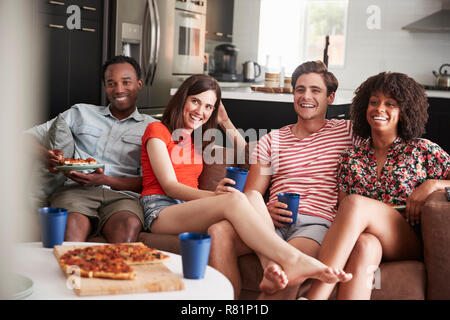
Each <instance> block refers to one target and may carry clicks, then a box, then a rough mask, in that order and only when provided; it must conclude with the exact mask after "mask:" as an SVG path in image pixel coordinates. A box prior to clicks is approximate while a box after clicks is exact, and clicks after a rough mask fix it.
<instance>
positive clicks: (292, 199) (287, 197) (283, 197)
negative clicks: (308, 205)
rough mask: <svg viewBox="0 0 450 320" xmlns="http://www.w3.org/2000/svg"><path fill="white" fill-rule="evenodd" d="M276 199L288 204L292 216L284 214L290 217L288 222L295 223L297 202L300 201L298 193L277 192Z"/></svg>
mask: <svg viewBox="0 0 450 320" xmlns="http://www.w3.org/2000/svg"><path fill="white" fill-rule="evenodd" d="M277 196H278V201H279V202H283V203H286V204H287V205H288V207H287V209H286V210H288V211H290V212H292V216H291V217H289V216H286V217H289V218H292V222H291V223H288V224H295V223H296V222H297V215H298V204H299V202H300V195H299V194H298V193H279V194H278V195H277Z"/></svg>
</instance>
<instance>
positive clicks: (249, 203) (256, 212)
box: [152, 191, 348, 297]
mask: <svg viewBox="0 0 450 320" xmlns="http://www.w3.org/2000/svg"><path fill="white" fill-rule="evenodd" d="M230 197H234V199H230ZM219 199H220V200H219ZM201 200H202V199H201ZM196 201H198V202H197V205H199V204H200V201H199V200H196ZM205 201H211V203H209V204H206V203H205V204H202V205H201V206H196V207H194V206H193V208H192V209H195V212H202V214H204V212H209V214H211V215H214V219H211V220H209V221H208V225H207V226H206V228H209V227H210V226H211V225H213V224H214V223H217V222H219V221H221V220H223V219H226V220H228V222H229V224H226V223H223V222H221V224H219V225H220V226H219V227H218V226H213V227H210V228H209V230H208V231H209V232H210V233H215V232H217V233H222V234H224V233H225V234H227V233H228V237H227V238H226V239H227V240H225V241H224V238H223V237H220V234H219V235H217V234H216V235H215V238H216V239H217V241H214V240H213V243H212V248H213V249H212V251H213V252H212V254H211V260H210V264H211V265H212V266H214V267H216V268H218V269H219V270H220V271H222V272H223V273H224V274H225V275H227V277H229V279H230V280H231V282H232V283H233V287H234V289H235V295H236V297H238V296H239V292H240V286H241V284H240V275H239V270H238V266H237V257H238V255H239V254H243V253H246V252H248V251H247V249H246V248H245V246H242V244H241V243H240V242H239V240H237V239H238V238H241V239H242V241H243V242H244V243H245V244H246V245H248V246H249V247H250V248H252V249H253V250H254V251H255V252H256V254H258V256H259V257H260V258H262V260H263V261H273V263H274V264H276V265H278V268H279V269H278V270H281V271H282V272H279V273H280V274H281V273H283V275H284V276H285V277H286V281H287V280H289V284H290V285H295V284H298V283H301V282H303V281H304V280H305V279H307V278H316V279H319V280H320V281H325V282H333V283H334V282H338V281H347V280H348V275H346V274H345V273H343V272H342V271H340V270H333V269H331V268H328V267H327V266H326V265H324V264H317V260H316V259H313V258H312V257H309V256H308V255H305V254H304V253H302V252H300V251H299V250H297V249H296V248H295V247H293V246H292V245H290V244H288V243H287V242H286V241H284V240H283V239H281V238H280V237H279V236H278V235H277V234H276V233H275V232H274V226H273V222H272V220H271V218H270V215H269V213H268V212H267V208H266V206H265V203H264V201H263V199H262V197H261V195H260V194H259V193H258V192H256V191H250V192H248V193H246V194H245V195H244V194H240V193H234V194H229V195H222V196H217V197H214V199H208V198H207V199H203V200H202V202H205ZM193 202H194V201H191V203H193ZM188 204H189V202H187V203H184V204H180V205H175V206H171V207H168V208H166V209H164V210H170V209H172V210H175V207H176V206H180V207H181V206H182V205H188ZM207 205H208V206H207ZM203 206H205V207H203ZM186 207H187V206H184V210H183V212H184V213H183V214H186V215H188V216H189V218H190V219H189V220H191V221H192V220H193V219H192V218H191V217H192V214H193V212H190V213H189V214H188V213H187V211H190V210H188V208H186ZM206 208H207V209H206ZM212 208H214V209H212ZM164 210H163V211H164ZM215 210H218V211H219V212H218V213H216V214H214V211H215ZM163 211H161V213H163ZM167 212H168V211H167ZM160 215H161V214H160ZM161 217H162V215H161V216H160V217H158V219H160V218H161ZM166 217H167V215H166ZM158 219H157V220H155V222H157V221H158ZM199 219H200V216H199ZM199 219H196V222H197V224H198V223H200V222H199ZM171 221H179V219H174V218H172V219H171ZM155 222H154V223H155ZM161 222H162V221H161ZM188 224H189V222H188V221H186V223H185V224H183V226H184V228H187V227H188ZM193 227H194V226H193ZM152 228H153V230H155V226H153V227H152ZM172 228H173V224H172ZM232 228H233V229H234V230H235V231H236V233H237V235H238V237H237V236H235V235H234V234H233V233H232V232H231V233H230V230H231V229H232ZM197 230H198V229H197ZM174 231H175V230H174ZM155 232H162V231H157V230H155ZM218 250H222V251H226V252H221V253H219V252H218ZM228 253H229V254H228ZM224 256H225V257H226V259H227V261H224V260H223V259H224ZM264 258H265V259H266V260H264ZM275 269H277V268H272V270H275ZM271 274H272V275H273V274H274V272H271Z"/></svg>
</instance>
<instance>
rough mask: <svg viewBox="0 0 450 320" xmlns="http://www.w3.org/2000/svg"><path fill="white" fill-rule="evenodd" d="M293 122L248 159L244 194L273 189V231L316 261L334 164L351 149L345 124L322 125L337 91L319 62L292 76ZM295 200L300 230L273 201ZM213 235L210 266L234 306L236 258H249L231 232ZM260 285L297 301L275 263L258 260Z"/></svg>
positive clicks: (217, 228)
mask: <svg viewBox="0 0 450 320" xmlns="http://www.w3.org/2000/svg"><path fill="white" fill-rule="evenodd" d="M292 86H293V88H294V109H295V112H296V113H297V122H296V123H295V124H291V125H288V126H285V127H283V128H281V129H279V130H273V131H271V132H270V133H268V134H267V135H265V136H263V137H262V138H261V139H260V140H259V142H258V144H257V146H256V148H255V150H254V151H253V153H252V156H251V167H250V172H249V175H248V178H247V182H246V185H245V190H244V192H245V191H249V190H256V191H258V192H260V193H261V194H262V195H264V194H265V193H266V191H267V189H268V188H269V186H270V196H269V202H268V203H267V210H268V212H269V214H270V216H271V217H272V220H273V223H274V226H275V227H276V228H275V231H276V232H277V233H278V234H279V235H280V236H281V237H282V238H284V239H285V240H286V241H288V242H289V243H290V244H291V245H293V246H295V247H296V248H298V249H299V250H300V251H302V252H304V253H306V254H309V255H310V256H313V257H316V256H317V254H318V251H319V248H320V243H321V242H322V240H323V237H324V236H325V233H326V232H327V231H328V227H329V226H330V225H331V222H332V221H333V219H334V215H335V213H336V208H337V164H338V158H339V156H340V155H341V154H342V153H343V151H344V150H345V149H346V148H348V147H350V146H351V145H352V144H353V143H355V142H356V141H355V138H354V137H353V130H352V127H351V123H350V121H347V120H336V119H333V120H327V119H326V117H325V116H326V112H327V108H328V105H329V104H332V103H333V101H334V97H335V92H336V90H337V87H338V81H337V79H336V77H335V76H334V75H333V74H332V73H331V72H329V71H328V70H327V68H326V66H325V65H324V64H323V63H322V62H320V61H309V62H305V63H303V64H302V65H300V66H299V67H297V69H296V70H295V71H294V73H293V74H292ZM282 192H291V193H298V194H300V204H299V208H298V214H299V216H298V218H297V223H296V224H292V225H290V224H289V223H290V222H292V218H290V217H286V215H288V216H289V215H291V213H290V211H287V210H285V209H286V208H287V205H285V204H283V203H281V202H278V201H277V194H278V193H282ZM209 233H211V234H212V235H213V237H212V239H213V242H212V245H211V256H210V265H212V266H213V267H215V268H216V269H218V270H219V271H221V272H222V273H224V274H225V275H226V276H227V277H228V278H229V279H230V281H231V282H232V284H233V287H234V289H235V296H236V298H237V297H238V296H239V292H240V289H241V279H240V274H239V269H238V267H237V257H238V256H239V255H242V254H245V253H248V252H249V250H248V248H246V246H245V245H244V244H243V243H242V241H240V240H239V239H238V237H237V236H236V234H235V233H234V231H233V229H232V227H231V225H230V224H229V223H227V222H226V221H222V222H220V223H218V224H216V225H214V226H212V227H211V228H210V230H209ZM259 258H260V260H261V264H262V267H263V269H264V278H263V280H262V281H261V283H260V289H261V291H262V295H261V297H260V298H263V299H267V298H271V299H295V298H296V294H297V291H298V287H299V284H298V285H289V286H286V285H287V278H286V277H285V275H284V272H283V271H282V270H281V267H280V266H279V265H278V264H276V263H275V262H272V261H268V260H267V259H266V258H265V257H262V256H260V257H259Z"/></svg>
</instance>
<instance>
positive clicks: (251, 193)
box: [244, 190, 264, 201]
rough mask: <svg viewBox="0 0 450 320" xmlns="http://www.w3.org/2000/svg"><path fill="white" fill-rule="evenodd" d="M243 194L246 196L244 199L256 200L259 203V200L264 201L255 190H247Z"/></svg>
mask: <svg viewBox="0 0 450 320" xmlns="http://www.w3.org/2000/svg"><path fill="white" fill-rule="evenodd" d="M244 194H245V195H246V197H247V198H248V199H252V200H258V201H260V200H261V201H264V199H263V197H262V195H261V193H259V192H258V191H256V190H248V191H245V193H244Z"/></svg>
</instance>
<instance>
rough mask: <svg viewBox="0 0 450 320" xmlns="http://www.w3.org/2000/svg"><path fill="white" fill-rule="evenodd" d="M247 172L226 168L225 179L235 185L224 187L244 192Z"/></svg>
mask: <svg viewBox="0 0 450 320" xmlns="http://www.w3.org/2000/svg"><path fill="white" fill-rule="evenodd" d="M247 175H248V170H245V169H241V168H235V167H227V178H230V179H233V180H234V182H236V184H234V185H232V184H228V183H227V184H226V186H230V187H233V188H235V189H238V190H239V191H240V192H242V191H244V186H245V181H246V180H247Z"/></svg>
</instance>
